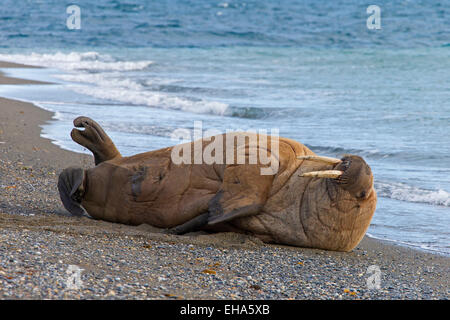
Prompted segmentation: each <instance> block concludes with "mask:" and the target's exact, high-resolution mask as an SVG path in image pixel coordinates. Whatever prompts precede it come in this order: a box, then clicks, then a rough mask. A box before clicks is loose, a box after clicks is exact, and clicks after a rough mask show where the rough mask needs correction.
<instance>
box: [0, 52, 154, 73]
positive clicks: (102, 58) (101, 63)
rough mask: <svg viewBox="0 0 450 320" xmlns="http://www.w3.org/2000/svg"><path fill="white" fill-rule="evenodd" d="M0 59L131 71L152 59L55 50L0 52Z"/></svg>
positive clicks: (145, 64)
mask: <svg viewBox="0 0 450 320" xmlns="http://www.w3.org/2000/svg"><path fill="white" fill-rule="evenodd" d="M0 60H3V61H10V62H16V63H23V64H28V65H32V66H42V67H49V68H56V69H60V70H88V71H133V70H142V69H145V68H147V67H148V66H150V65H151V64H152V63H153V61H149V60H144V61H116V60H115V59H113V58H112V57H111V56H109V55H105V54H100V53H98V52H95V51H92V52H70V53H62V52H57V53H53V54H48V53H44V54H41V53H34V52H33V53H31V54H0Z"/></svg>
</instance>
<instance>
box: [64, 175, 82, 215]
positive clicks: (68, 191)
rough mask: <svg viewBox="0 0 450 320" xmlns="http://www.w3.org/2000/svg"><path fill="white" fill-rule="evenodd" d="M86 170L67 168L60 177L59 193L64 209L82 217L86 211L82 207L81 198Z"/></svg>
mask: <svg viewBox="0 0 450 320" xmlns="http://www.w3.org/2000/svg"><path fill="white" fill-rule="evenodd" d="M83 181H84V170H83V169H81V168H67V169H64V170H63V172H61V174H60V175H59V178H58V191H59V196H60V198H61V201H62V203H63V205H64V207H65V208H66V209H67V211H69V212H70V213H71V214H73V215H75V216H81V215H83V213H84V209H83V208H82V207H81V198H82V196H83V192H84V187H83Z"/></svg>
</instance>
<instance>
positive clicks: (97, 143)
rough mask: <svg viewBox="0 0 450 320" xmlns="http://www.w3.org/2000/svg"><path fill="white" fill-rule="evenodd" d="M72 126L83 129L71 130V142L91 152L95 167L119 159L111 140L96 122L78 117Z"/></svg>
mask: <svg viewBox="0 0 450 320" xmlns="http://www.w3.org/2000/svg"><path fill="white" fill-rule="evenodd" d="M73 125H74V126H75V127H77V128H84V130H77V129H73V130H72V132H71V133H70V135H71V137H72V139H73V141H75V142H76V143H78V144H81V145H82V146H83V147H86V148H88V149H89V150H91V151H92V153H93V154H94V159H95V165H98V164H99V163H102V162H103V161H107V160H111V159H114V158H116V157H121V154H120V152H119V150H117V148H116V146H115V145H114V143H113V142H112V140H111V138H110V137H109V136H108V135H107V134H106V133H105V131H104V130H103V129H102V127H100V125H99V124H98V123H97V122H95V121H94V120H92V119H90V118H88V117H78V118H76V119H75V120H74V121H73Z"/></svg>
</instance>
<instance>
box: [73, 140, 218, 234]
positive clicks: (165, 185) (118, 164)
mask: <svg viewBox="0 0 450 320" xmlns="http://www.w3.org/2000/svg"><path fill="white" fill-rule="evenodd" d="M170 154H171V148H166V149H162V150H157V151H153V152H147V153H143V154H138V155H135V156H132V157H124V158H119V159H113V160H110V161H105V162H103V163H101V164H100V165H98V166H97V167H95V168H94V169H95V170H94V169H90V170H88V171H87V185H88V187H87V188H88V192H87V196H86V197H85V199H83V202H82V205H83V207H84V208H85V209H86V211H87V212H88V213H89V214H90V215H91V216H93V217H94V218H96V219H103V220H107V221H112V222H119V223H125V224H131V225H138V224H142V223H147V224H150V225H153V226H156V227H160V228H170V227H173V226H176V225H179V224H182V223H184V222H186V221H188V220H190V219H192V218H193V217H195V216H197V215H199V214H201V213H203V212H206V211H207V210H208V202H209V201H210V200H211V199H212V197H213V196H214V195H215V194H216V193H217V191H218V190H219V188H220V186H221V183H222V181H221V177H220V171H221V169H222V168H221V167H220V166H219V167H215V166H214V165H184V164H182V165H173V163H172V161H171V158H170Z"/></svg>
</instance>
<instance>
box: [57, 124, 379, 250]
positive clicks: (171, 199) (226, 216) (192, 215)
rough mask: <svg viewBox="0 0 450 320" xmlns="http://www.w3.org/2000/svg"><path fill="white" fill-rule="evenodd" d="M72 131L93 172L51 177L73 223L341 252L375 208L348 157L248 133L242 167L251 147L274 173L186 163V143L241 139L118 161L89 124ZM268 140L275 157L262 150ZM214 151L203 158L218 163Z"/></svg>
mask: <svg viewBox="0 0 450 320" xmlns="http://www.w3.org/2000/svg"><path fill="white" fill-rule="evenodd" d="M74 126H75V128H74V129H73V130H72V132H71V137H72V139H73V140H74V141H75V142H77V143H78V144H80V145H82V146H84V147H86V148H87V149H89V150H90V151H91V152H92V153H93V155H94V161H95V167H93V168H90V169H87V170H85V169H82V168H75V167H71V168H67V169H64V170H63V171H62V172H61V174H60V175H59V179H58V190H59V193H60V197H61V200H62V203H63V205H64V207H65V208H66V209H67V210H68V211H69V212H70V213H72V214H73V215H76V216H80V215H82V214H84V212H87V213H88V214H89V215H90V216H91V217H92V218H94V219H101V220H106V221H110V222H116V223H122V224H128V225H140V224H149V225H151V226H154V227H158V228H164V229H166V230H167V232H169V233H174V234H184V233H187V232H191V231H195V230H204V231H208V232H225V231H226V232H228V231H231V232H239V233H245V234H251V235H253V236H255V237H257V238H259V239H261V240H262V241H263V242H266V243H278V244H284V245H291V246H298V247H310V248H319V249H326V250H334V251H350V250H352V249H353V248H354V247H355V246H356V245H357V244H358V243H359V242H360V241H361V239H362V238H363V236H364V234H365V232H366V230H367V228H368V227H369V224H370V221H371V219H372V216H373V214H374V211H375V207H376V201H377V196H376V192H375V190H374V187H373V175H372V171H371V169H370V167H369V166H368V165H367V163H366V162H365V161H364V159H363V158H361V157H360V156H357V155H344V156H343V157H342V158H341V159H336V158H329V157H324V156H318V155H316V154H315V153H314V152H312V151H311V150H310V149H309V148H307V147H306V146H304V145H303V144H301V143H299V142H297V141H294V140H291V139H288V138H282V137H273V136H270V135H262V134H256V133H254V134H253V135H251V136H248V137H246V138H245V139H244V141H245V142H244V144H242V143H241V145H238V146H235V147H234V149H232V152H233V153H234V154H233V156H234V155H237V154H238V153H239V152H241V153H240V154H241V155H244V156H245V159H246V160H249V157H250V156H251V151H252V150H257V151H259V152H261V151H264V152H266V153H267V154H268V155H269V156H270V157H272V158H275V160H276V169H277V170H276V172H274V173H273V174H262V169H264V168H265V169H267V168H268V164H267V161H266V162H265V163H262V161H260V160H259V159H257V161H256V162H255V161H253V163H251V161H245V163H229V162H227V161H215V162H212V163H211V162H208V163H205V162H202V163H195V161H194V157H196V156H198V150H197V151H196V149H195V148H196V147H195V145H196V146H197V147H198V146H199V145H200V146H201V147H202V148H208V145H209V144H210V143H211V141H223V146H224V147H225V145H226V141H228V142H230V141H231V140H232V139H235V138H236V137H240V136H242V135H244V134H248V133H234V134H230V133H226V134H221V135H216V136H213V137H210V138H208V139H205V138H203V139H201V140H198V141H194V142H189V143H186V144H182V145H175V146H172V147H168V148H163V149H160V150H155V151H149V152H145V153H140V154H136V155H133V156H129V157H123V156H122V155H121V154H120V152H119V151H118V149H117V148H116V146H115V145H114V143H113V141H112V140H111V138H110V137H109V136H108V135H107V134H106V133H105V131H104V130H103V129H102V128H101V126H100V125H99V124H98V123H97V122H95V121H94V120H92V119H90V118H88V117H78V118H76V119H75V120H74ZM252 139H253V140H252ZM274 139H276V142H277V144H276V146H277V149H278V150H274V148H273V144H272V143H268V142H274V141H275V140H274ZM249 140H252V141H253V143H250V142H249ZM233 141H234V140H233ZM255 141H256V142H255ZM221 143H222V142H221ZM180 146H181V147H183V148H184V149H183V148H180ZM175 148H178V151H177V152H179V150H180V149H183V150H188V151H193V152H192V154H191V155H190V158H189V157H188V158H189V159H190V160H192V161H186V162H187V163H185V162H181V163H174V161H173V154H174V150H175ZM220 149H221V148H216V149H215V151H214V152H212V154H214V153H215V154H214V157H215V159H219V160H221V159H222V160H223V159H224V158H225V155H223V156H222V154H221V153H220V152H221V151H220ZM196 152H197V154H196ZM227 157H228V156H227ZM197 162H198V161H197Z"/></svg>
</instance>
